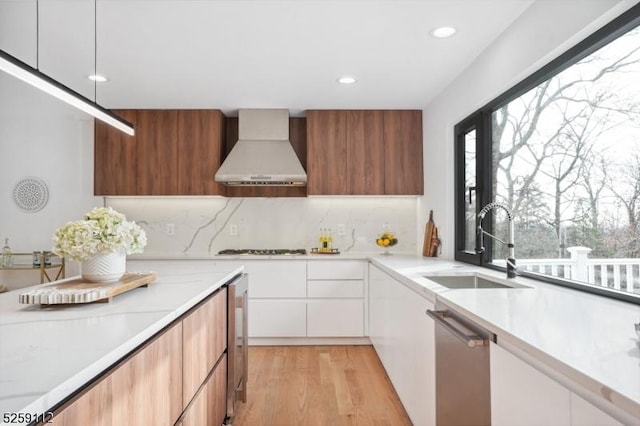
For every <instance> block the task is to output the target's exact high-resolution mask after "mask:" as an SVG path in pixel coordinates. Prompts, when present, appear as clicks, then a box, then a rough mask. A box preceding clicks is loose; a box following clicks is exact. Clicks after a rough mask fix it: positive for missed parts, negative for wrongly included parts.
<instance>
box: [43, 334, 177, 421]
mask: <svg viewBox="0 0 640 426" xmlns="http://www.w3.org/2000/svg"><path fill="white" fill-rule="evenodd" d="M181 345H182V327H181V324H177V325H175V326H173V327H171V328H170V329H168V330H167V331H166V332H164V334H162V335H161V336H160V337H158V338H157V339H155V340H154V341H152V342H150V343H148V344H146V345H145V346H144V347H142V348H141V349H140V350H139V351H138V352H136V353H135V354H134V355H133V356H132V357H131V358H129V359H127V360H125V361H124V362H123V363H122V364H120V365H118V366H117V367H115V369H114V370H113V371H111V372H109V373H106V374H105V376H104V377H103V378H102V379H101V380H100V381H99V382H98V383H97V384H96V385H95V386H93V387H91V388H90V389H89V390H86V391H84V392H83V393H82V394H80V396H79V397H78V398H77V399H75V400H73V401H72V402H71V403H70V404H69V405H68V406H66V407H64V408H63V409H62V410H61V411H60V412H59V413H57V414H56V416H55V417H54V418H53V421H52V423H53V424H54V425H56V426H78V425H95V426H112V425H159V426H172V425H173V424H174V423H175V422H176V420H178V417H179V416H180V413H181V412H182V409H183V406H182V398H181V395H180V394H181V391H182V351H181V350H180V346H181Z"/></svg>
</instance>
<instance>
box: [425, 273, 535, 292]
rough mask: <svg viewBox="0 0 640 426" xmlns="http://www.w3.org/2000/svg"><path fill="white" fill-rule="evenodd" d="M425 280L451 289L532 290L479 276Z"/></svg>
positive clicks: (443, 276)
mask: <svg viewBox="0 0 640 426" xmlns="http://www.w3.org/2000/svg"><path fill="white" fill-rule="evenodd" d="M423 277H424V278H426V279H428V280H431V281H435V282H436V283H438V284H440V285H441V286H443V287H446V288H450V289H460V288H477V289H481V288H530V287H527V286H524V285H522V284H518V283H515V282H511V281H505V280H500V279H497V278H495V279H494V278H490V277H486V276H481V275H478V274H470V275H423Z"/></svg>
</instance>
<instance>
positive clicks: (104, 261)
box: [81, 252, 127, 283]
mask: <svg viewBox="0 0 640 426" xmlns="http://www.w3.org/2000/svg"><path fill="white" fill-rule="evenodd" d="M126 269H127V254H126V253H125V252H118V253H109V254H97V255H95V256H92V257H90V258H88V259H85V260H83V261H82V262H81V271H82V278H83V279H85V280H87V281H90V282H94V283H110V282H114V281H118V280H119V279H120V278H122V276H123V275H124V273H125V272H126Z"/></svg>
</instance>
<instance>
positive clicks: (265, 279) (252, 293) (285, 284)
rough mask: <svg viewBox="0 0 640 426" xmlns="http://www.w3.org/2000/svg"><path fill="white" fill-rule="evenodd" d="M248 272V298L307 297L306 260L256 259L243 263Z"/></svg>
mask: <svg viewBox="0 0 640 426" xmlns="http://www.w3.org/2000/svg"><path fill="white" fill-rule="evenodd" d="M245 271H246V272H247V273H248V274H249V298H250V299H251V298H266V299H270V298H273V299H288V298H305V297H307V285H306V283H307V262H306V261H299V260H293V261H291V260H271V261H269V260H266V261H264V260H256V261H249V262H247V263H246V264H245Z"/></svg>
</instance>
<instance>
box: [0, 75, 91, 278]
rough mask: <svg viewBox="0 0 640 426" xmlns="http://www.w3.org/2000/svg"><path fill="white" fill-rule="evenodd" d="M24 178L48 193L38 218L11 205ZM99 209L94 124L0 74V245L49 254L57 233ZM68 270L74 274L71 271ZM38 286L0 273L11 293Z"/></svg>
mask: <svg viewBox="0 0 640 426" xmlns="http://www.w3.org/2000/svg"><path fill="white" fill-rule="evenodd" d="M28 176H35V177H38V178H40V179H42V180H43V181H44V182H45V183H46V185H47V187H48V190H49V201H48V203H47V205H46V206H45V207H44V208H43V209H42V210H41V211H39V212H36V213H26V212H24V211H22V210H21V209H20V208H19V207H18V206H17V205H16V204H15V203H14V201H13V188H14V186H15V185H16V183H17V182H18V181H19V180H20V179H22V178H24V177H28ZM102 203H103V201H102V198H96V197H94V196H93V119H92V118H90V117H89V116H87V115H85V114H83V113H79V112H77V111H76V110H75V109H73V108H71V107H69V106H67V105H66V104H64V103H62V102H61V101H58V100H57V99H55V98H53V97H51V96H49V95H46V94H44V93H42V92H40V91H39V90H37V89H34V88H32V87H31V86H29V85H27V84H25V83H22V82H21V81H19V80H17V79H15V78H13V77H11V76H9V75H7V74H5V73H3V72H0V239H1V240H2V245H4V238H5V237H8V238H9V243H10V246H11V248H12V249H13V251H14V252H31V251H33V250H39V251H41V250H51V247H52V237H53V234H54V231H55V229H56V228H57V227H59V226H60V225H62V224H64V223H66V222H67V221H69V220H76V219H80V218H81V217H82V215H83V214H84V213H85V212H87V211H88V210H90V209H91V208H92V207H93V206H96V205H102ZM69 266H70V267H69V274H73V273H74V271H75V270H76V268H75V265H74V264H70V265H69ZM69 274H68V275H69ZM37 282H39V275H38V274H37V273H36V272H25V273H23V272H19V273H18V272H7V271H2V272H0V284H5V285H9V287H10V288H14V287H16V286H18V285H23V284H31V283H37Z"/></svg>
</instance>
